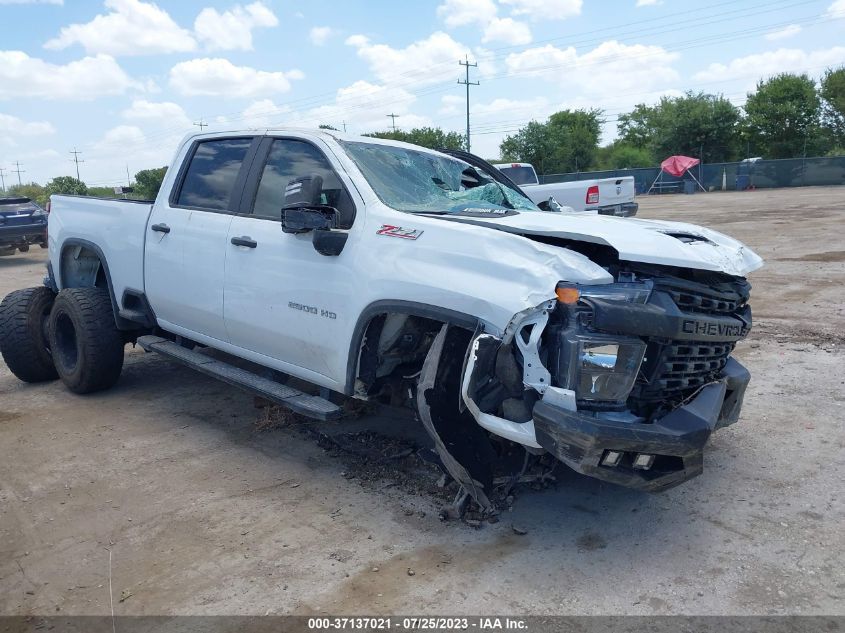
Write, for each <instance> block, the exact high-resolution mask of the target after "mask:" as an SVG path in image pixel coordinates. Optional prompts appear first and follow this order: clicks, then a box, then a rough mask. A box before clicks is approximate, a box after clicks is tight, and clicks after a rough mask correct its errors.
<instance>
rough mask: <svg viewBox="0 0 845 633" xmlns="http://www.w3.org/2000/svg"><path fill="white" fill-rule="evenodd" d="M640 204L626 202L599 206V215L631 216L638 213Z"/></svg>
mask: <svg viewBox="0 0 845 633" xmlns="http://www.w3.org/2000/svg"><path fill="white" fill-rule="evenodd" d="M639 208H640V205H639V203H638V202H626V203H625V204H613V205H610V206H607V207H599V208H598V213H599V215H615V216H616V217H619V218H630V217H632V216H635V215H637V211H638V210H639Z"/></svg>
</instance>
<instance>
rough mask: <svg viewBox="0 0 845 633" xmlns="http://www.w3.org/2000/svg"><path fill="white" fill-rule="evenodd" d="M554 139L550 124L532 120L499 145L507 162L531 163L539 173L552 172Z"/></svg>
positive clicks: (503, 158)
mask: <svg viewBox="0 0 845 633" xmlns="http://www.w3.org/2000/svg"><path fill="white" fill-rule="evenodd" d="M553 147H554V145H553V143H552V139H551V137H550V136H549V130H548V125H547V124H546V123H538V122H537V121H531V122H530V123H529V124H528V125H526V126H525V127H523V128H522V129H520V130H519V131H518V132H517V133H516V134H514V135H512V136H508V137H506V138H505V140H503V141H502V143H501V145H500V146H499V151H501V153H502V160H504V161H505V162H518V163H531V164H532V165H534V169H535V170H537V173H539V174H545V173H551V172H552V171H553V169H551V165H552V151H553Z"/></svg>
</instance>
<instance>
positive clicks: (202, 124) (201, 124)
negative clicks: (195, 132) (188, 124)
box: [194, 118, 208, 132]
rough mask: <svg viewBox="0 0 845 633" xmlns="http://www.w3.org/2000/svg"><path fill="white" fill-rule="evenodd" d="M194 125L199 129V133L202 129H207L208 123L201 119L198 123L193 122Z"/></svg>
mask: <svg viewBox="0 0 845 633" xmlns="http://www.w3.org/2000/svg"><path fill="white" fill-rule="evenodd" d="M194 125H196V126H197V127H198V128H199V129H200V132H202V129H203V128H204V127H208V123H206V122H205V121H203V119H202V118H200V120H199V121H196V122H194Z"/></svg>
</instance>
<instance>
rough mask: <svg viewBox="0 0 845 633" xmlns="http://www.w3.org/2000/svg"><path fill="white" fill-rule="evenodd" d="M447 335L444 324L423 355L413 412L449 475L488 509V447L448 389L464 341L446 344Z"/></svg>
mask: <svg viewBox="0 0 845 633" xmlns="http://www.w3.org/2000/svg"><path fill="white" fill-rule="evenodd" d="M448 335H449V326H448V325H446V324H444V325H443V327H442V328H441V329H440V331H439V332H438V333H437V336H435V337H434V342H433V343H432V344H431V347H430V348H429V350H428V354H427V355H426V358H425V362H424V363H423V368H422V372H421V373H420V377H419V381H418V383H417V413H418V414H419V417H420V421H421V422H422V424H423V427H425V430H426V431H427V432H428V434H429V435H430V436H431V438H432V439H433V440H434V448H435V450H436V451H437V454H438V455H439V456H440V459H441V460H442V461H443V466H444V467H445V468H446V470H447V471H448V472H449V474H450V475H451V476H452V477H453V478H454V479H455V481H457V482H458V483H459V484H460V485H461V486H463V488H464V489H465V490H466V491H467V492H468V493H469V494H470V495H472V498H473V499H474V500H475V501H476V503H478V505H480V506H481V507H482V508H484V509H485V510H492V509H493V504H492V503H491V501H490V498H489V492H490V490H492V486H493V474H492V468H491V463H492V461H493V455H492V447H491V446H490V443H489V440H488V438H487V436H486V435H485V434H484V433H483V431H482V430H481V429H480V428H479V427H478V425H477V424H476V423H475V421H474V420H473V419H472V416H470V415H469V413H468V412H466V411H464V412H463V413H462V412H461V411H460V409H459V407H458V399H457V398H456V397H455V396H456V393H455V391H454V390H451V389H452V388H454V387H455V386H457V384H459V383H456V384H452V379H453V377H454V374H455V373H456V372H455V368H456V369H457V379H458V381H459V380H460V374H459V372H460V369H461V367H462V362H463V356H461V357H460V358H456V354H455V352H456V350H458V349H462V350H465V349H466V347H465V345H466V339H464V340H463V346H461V341H460V340H454V341H449V340H448ZM450 347H451V349H450ZM450 354H451V358H450V357H449V355H450ZM485 448H486V450H485Z"/></svg>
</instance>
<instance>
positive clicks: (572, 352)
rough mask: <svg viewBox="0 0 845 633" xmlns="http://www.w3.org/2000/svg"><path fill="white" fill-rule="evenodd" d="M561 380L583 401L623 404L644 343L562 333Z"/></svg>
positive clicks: (585, 334)
mask: <svg viewBox="0 0 845 633" xmlns="http://www.w3.org/2000/svg"><path fill="white" fill-rule="evenodd" d="M562 334H563V341H562V342H561V343H562V349H561V351H562V354H561V355H560V357H559V363H558V369H559V371H558V382H559V383H560V384H561V385H562V386H565V387H566V388H568V389H572V390H574V391H575V398H576V399H577V400H580V401H587V402H589V401H595V402H603V403H607V404H624V403H625V401H626V400H627V399H628V394H629V393H631V389H632V388H633V386H634V381H635V380H636V379H637V373H638V372H639V370H640V364H641V363H642V361H643V354H645V343H643V342H642V341H641V340H639V339H637V338H631V337H621V336H605V335H602V334H590V333H583V334H582V333H577V332H573V331H571V330H569V331H566V332H563V333H562Z"/></svg>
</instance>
